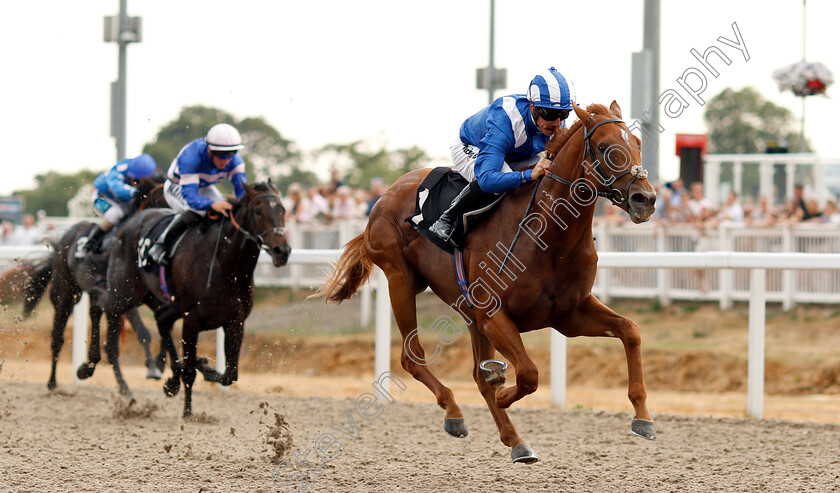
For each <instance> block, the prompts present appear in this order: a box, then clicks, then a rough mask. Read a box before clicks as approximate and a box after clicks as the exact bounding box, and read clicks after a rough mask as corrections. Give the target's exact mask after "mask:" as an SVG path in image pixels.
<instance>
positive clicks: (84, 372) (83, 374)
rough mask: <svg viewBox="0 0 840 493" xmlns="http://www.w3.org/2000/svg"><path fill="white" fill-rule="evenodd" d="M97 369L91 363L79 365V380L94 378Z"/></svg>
mask: <svg viewBox="0 0 840 493" xmlns="http://www.w3.org/2000/svg"><path fill="white" fill-rule="evenodd" d="M95 369H96V366H94V365H92V364H90V363H82V364H81V365H79V369H78V370H76V376H77V377H79V380H86V379H88V378H90V377H92V376H93V370H95Z"/></svg>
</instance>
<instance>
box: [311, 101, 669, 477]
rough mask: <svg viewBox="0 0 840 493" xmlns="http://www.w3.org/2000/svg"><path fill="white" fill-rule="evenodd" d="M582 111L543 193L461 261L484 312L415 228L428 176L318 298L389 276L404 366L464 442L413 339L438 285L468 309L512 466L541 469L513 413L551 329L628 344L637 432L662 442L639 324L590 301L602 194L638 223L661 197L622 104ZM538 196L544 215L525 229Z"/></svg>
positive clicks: (384, 204)
mask: <svg viewBox="0 0 840 493" xmlns="http://www.w3.org/2000/svg"><path fill="white" fill-rule="evenodd" d="M575 113H576V114H577V116H578V118H579V120H578V121H576V122H575V123H574V125H572V126H571V128H569V129H568V130H566V129H561V130H558V133H557V134H555V135H554V136H553V137H552V139H551V140H550V141H549V142H548V144H547V145H546V153H547V154H548V155H553V159H552V164H551V166H549V168H548V171H549V173H547V174H546V176H545V177H543V178H544V179H541V180H539V181H538V182H537V184H536V185H535V186H536V187H537V188H536V190H535V189H534V186H523V187H520V188H518V189H515V190H512V191H510V192H508V193H507V196H506V197H505V198H504V199H503V200H502V201H501V202H500V204H499V205H498V206H497V207H496V208H495V209H494V210H493V211H492V212H491V213H490V216H488V217H487V218H485V219H484V221H483V222H481V223H479V224H478V225H477V227H476V228H475V229H474V230H473V231H472V232H471V233H470V234H469V235H468V236H467V239H466V243H465V247H464V250H463V256H464V265H465V268H466V271H467V273H468V274H467V276H468V281H469V282H470V286H471V287H470V290H469V293H470V294H471V298H472V300H471V301H472V305H473V307H474V308H471V307H469V306H468V305H467V302H466V297H465V296H463V295H462V292H461V289H460V287H459V285H458V283H457V282H456V281H457V279H456V273H455V267H454V264H453V261H452V256H451V255H450V254H448V253H446V252H444V251H443V250H441V249H440V248H438V247H436V246H435V245H433V244H432V243H431V242H429V241H428V240H427V239H426V238H425V237H423V236H422V235H420V234H419V233H417V231H416V230H415V229H414V228H413V227H412V226H411V224H409V223H407V222H406V221H405V218H407V217H409V216H412V215H413V213H414V208H415V199H416V195H417V187H418V185H419V184H420V183H421V182H422V181H423V178H424V177H425V176H426V175H427V174H428V173H429V170H416V171H412V172H410V173H407V174H406V175H404V176H403V177H401V178H400V179H399V180H397V181H396V182H395V183H394V185H393V186H391V187H390V188H389V189H388V191H387V192H386V193H385V194H384V195H383V196H382V197H381V198H380V199H379V201H377V203H376V205H375V206H374V208H373V210H372V211H371V214H370V220H369V221H368V225H367V228H366V229H365V232H364V233H363V234H362V235H359V236H358V237H356V238H355V239H353V240H351V241H350V242H349V243H348V244H347V245H346V248H345V250H344V252H343V253H342V255H341V257H340V259H339V260H338V262H337V264H336V268H335V271H334V272H333V273H332V275H331V276H330V277H329V278H328V279H327V280H326V282H325V284H324V285H323V286H322V288H321V290H320V291H319V292H318V293H316V295H324V296H325V297H326V301H327V303H340V302H341V301H342V300H345V299H348V298H349V297H350V296H351V295H352V294H353V293H354V292H356V290H357V289H358V288H359V286H360V285H361V284H363V283H364V282H365V281H366V280H367V279H368V277H369V276H370V274H371V270H372V268H373V265H374V264H376V265H377V266H379V267H380V268H381V269H382V270H383V272H384V273H385V276H386V277H387V279H388V290H389V294H390V298H391V307H392V308H393V311H394V317H395V318H396V321H397V325H398V326H399V329H400V333H401V334H402V337H403V351H402V358H401V363H402V366H403V368H405V370H406V371H407V372H408V373H410V374H411V375H412V376H413V377H414V378H415V379H417V380H419V381H420V382H422V383H423V384H425V385H426V386H427V387H428V388H429V389H430V390H431V391H432V393H434V395H435V397H436V398H437V403H438V405H440V406H441V407H442V408H443V409H444V410H445V411H446V415H445V419H444V431H445V432H446V433H448V434H450V435H452V436H455V437H459V436H466V434H467V428H466V424H465V422H464V417H463V414H462V412H461V409H460V408H459V407H458V404H456V402H455V399H454V395H453V393H452V391H451V390H450V389H449V388H447V387H446V386H444V385H443V384H442V383H441V382H440V381H439V380H438V379H437V378H436V377H435V376H434V375H433V374H432V372H431V371H430V369H429V367H428V366H427V364H428V362H426V361H425V353H424V351H423V348H422V347H421V345H420V343H419V341H418V338H417V337H415V336H416V333H415V331H416V327H417V314H416V301H415V296H416V295H417V294H419V293H421V292H423V291H424V290H425V289H426V287H427V286H428V287H430V288H431V289H432V291H434V293H435V294H436V295H437V296H439V297H440V298H441V299H442V300H443V301H444V302H446V303H448V304H450V306H451V307H454V308H455V309H456V310H458V311H459V312H460V313H461V315H462V317H463V318H464V320H465V321H466V323H467V325H468V326H469V331H470V336H471V340H472V348H473V358H474V360H475V361H474V363H475V365H474V369H473V378H474V379H475V381H476V383H477V384H478V388H479V390H480V392H481V394H482V395H483V397H484V399H485V401H486V402H487V406H488V407H489V408H490V413H491V414H492V415H493V419H494V420H495V421H496V426H497V427H498V429H499V433H500V438H501V441H502V442H503V443H504V444H505V445H507V446H508V447H510V448H511V457H512V458H513V460H514V462H526V463H528V462H535V461H537V460H538V458H537V456H536V455H535V454H534V452H533V450H532V449H531V447H530V446H529V445H528V444H527V443H526V442H525V440H523V439H522V438H521V437H520V436H519V434H518V432H517V431H516V428H515V427H514V425H513V423H512V422H511V420H510V418H509V417H508V414H507V412H506V411H505V410H506V409H507V408H508V407H510V406H511V404H513V403H514V402H516V401H518V400H519V399H521V398H523V397H524V396H526V395H528V394H531V393H533V392H534V391H535V390H536V389H537V385H538V381H539V380H538V377H539V374H538V371H537V367H536V365H535V364H534V362H533V361H532V360H531V359H530V358H529V357H528V354H527V352H526V351H525V347H524V345H523V343H522V339H521V337H520V333H523V332H528V331H532V330H536V329H541V328H544V327H551V328H553V329H554V330H557V331H558V332H560V333H561V334H564V335H566V336H568V337H576V336H589V337H616V338H618V339H619V340H621V342H622V343H623V344H624V350H625V354H626V358H627V367H628V376H629V392H628V395H629V398H630V402H631V403H632V405H633V408H634V409H635V417H634V419H633V422H632V424H631V431H632V432H634V433H636V434H637V435H640V436H643V437H645V438H649V439H654V438H655V436H656V434H655V431H654V425H653V419H652V418H651V415H650V413H649V412H648V409H647V404H646V400H647V391H646V389H645V383H644V378H643V375H642V361H641V336H640V333H639V327H638V326H637V325H636V324H635V323H634V322H633V321H631V320H630V319H628V318H626V317H623V316H621V315H619V314H617V313H615V312H614V311H612V310H610V309H609V308H607V307H606V306H604V305H603V304H602V303H601V302H600V301H598V299H597V298H595V296H593V295H592V293H591V290H592V285H593V282H594V279H595V270H596V267H597V261H598V254H597V252H596V250H595V241H594V240H593V237H592V218H593V214H594V210H595V202H596V201H597V196H603V197H607V198H610V199H611V200H612V201H613V202H614V203H615V204H616V205H618V206H619V207H621V208H622V209H623V210H624V211H626V212H627V214H628V215H629V216H630V218H631V220H632V221H633V222H635V223H640V222H644V221H647V220H648V219H649V218H650V216H651V214H653V211H654V202H655V199H656V193H655V192H654V189H653V186H652V185H651V184H650V183H649V182H648V181H647V179H646V177H647V173H646V172H645V171H644V169H643V168H642V167H641V166H640V164H641V157H640V152H639V151H640V148H641V147H640V142H639V139H638V138H637V137H636V136H634V135H632V134H631V133H630V131H629V130H628V128H627V126H626V125H625V123H624V122H623V121H621V110H620V108H619V107H618V105H617V104H616V103H615V102H614V101H613V103H612V104H611V105H610V108H609V109H607V108H606V107H605V106H602V105H592V106H589V107H588V108H587V109H586V110H585V111H584V110H583V109H581V108H579V107H577V106H575ZM533 193H535V194H536V195H535V197H537V198H538V202H537V206H536V207H534V212H532V213H530V214H529V215H528V216H527V218H525V220H524V221H523V218H524V217H525V211H526V207H527V206H528V204H529V201H530V200H531V199H532V194H533ZM520 222H521V223H522V225H523V231H525V232H526V236H528V238H526V237H524V236H523V238H522V239H521V241H518V242H517V243H516V244H515V247H514V248H513V249H512V250H510V249H509V248H510V247H509V246H508V245H511V243H512V240H513V238H514V236H515V235H517V231H518V229H519V225H520ZM507 255H509V258H508V259H507V261H506V263H505V262H503V261H502V259H503V258H505V257H506V256H507ZM500 267H503V268H502V269H500ZM496 351H499V352H500V353H501V354H502V355H503V356H504V357H505V358H506V359H507V360H508V361H509V362H510V363H511V364H512V365H513V367H514V370H515V375H516V384H515V385H513V386H509V387H505V388H502V385H501V384H502V383H503V378H504V377H503V376H501V375H496V376H494V375H492V371H488V370H490V368H489V367H491V366H493V365H495V364H498V363H503V362H496V361H493V360H492V358H493V357H494V355H495V352H496ZM482 367H485V368H482ZM488 373H490V374H488Z"/></svg>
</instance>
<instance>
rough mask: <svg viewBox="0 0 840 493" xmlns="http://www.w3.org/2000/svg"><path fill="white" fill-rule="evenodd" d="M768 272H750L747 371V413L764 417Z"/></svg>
mask: <svg viewBox="0 0 840 493" xmlns="http://www.w3.org/2000/svg"><path fill="white" fill-rule="evenodd" d="M766 282H767V271H766V270H764V269H752V270H751V271H750V319H749V325H750V332H749V341H750V342H749V350H748V358H749V360H748V362H747V366H748V370H747V412H748V413H749V414H750V416H753V417H756V418H759V419H761V418H763V417H764V322H765V304H766V303H765V285H766Z"/></svg>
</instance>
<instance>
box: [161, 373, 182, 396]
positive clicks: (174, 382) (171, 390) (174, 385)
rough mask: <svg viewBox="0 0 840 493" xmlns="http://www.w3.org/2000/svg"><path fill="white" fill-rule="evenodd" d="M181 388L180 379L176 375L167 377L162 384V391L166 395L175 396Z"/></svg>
mask: <svg viewBox="0 0 840 493" xmlns="http://www.w3.org/2000/svg"><path fill="white" fill-rule="evenodd" d="M179 390H181V379H179V378H177V377H172V378H167V379H166V383H164V384H163V393H164V395H166V397H175V396H176V395H178V391H179Z"/></svg>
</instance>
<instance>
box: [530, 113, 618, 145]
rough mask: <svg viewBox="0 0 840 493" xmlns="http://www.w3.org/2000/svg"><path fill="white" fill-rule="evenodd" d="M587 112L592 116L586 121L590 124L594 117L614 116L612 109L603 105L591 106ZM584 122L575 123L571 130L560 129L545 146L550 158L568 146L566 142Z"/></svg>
mask: <svg viewBox="0 0 840 493" xmlns="http://www.w3.org/2000/svg"><path fill="white" fill-rule="evenodd" d="M586 112H587V113H589V114H590V117H589V118H587V119H586V122H588V121H589V120H590V119H591V118H592V116H596V115H604V116H612V113H611V112H610V109H609V108H607V107H606V106H604V105H603V104H590V105H589V106H587V107H586ZM586 122H584V121H583V120H577V121H575V122H574V123H573V124H572V126H571V127H569V128H558V129H557V131H556V132H554V135H552V136H551V138H550V139H548V142H546V144H545V153H546V154H547V155H549V156H556V155H557V153H558V152H560V149H562V148H563V146H564V145H566V142H568V141H569V139H571V138H572V135H574V134H575V132H577V131H578V129H579V128H580V127H581V125H583V124H584V123H586Z"/></svg>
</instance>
